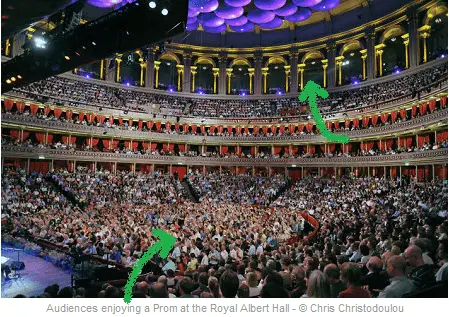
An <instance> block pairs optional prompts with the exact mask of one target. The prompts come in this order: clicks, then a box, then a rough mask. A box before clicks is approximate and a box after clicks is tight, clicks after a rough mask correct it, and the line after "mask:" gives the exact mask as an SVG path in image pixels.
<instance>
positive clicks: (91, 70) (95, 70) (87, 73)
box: [76, 61, 101, 79]
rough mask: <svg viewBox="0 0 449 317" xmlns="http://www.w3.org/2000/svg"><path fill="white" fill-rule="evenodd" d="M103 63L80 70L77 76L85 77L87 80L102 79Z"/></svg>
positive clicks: (96, 62) (96, 63)
mask: <svg viewBox="0 0 449 317" xmlns="http://www.w3.org/2000/svg"><path fill="white" fill-rule="evenodd" d="M100 68H101V61H95V62H92V63H89V64H86V65H83V66H80V67H79V68H78V71H77V72H76V74H77V75H80V76H84V77H86V78H94V79H100Z"/></svg>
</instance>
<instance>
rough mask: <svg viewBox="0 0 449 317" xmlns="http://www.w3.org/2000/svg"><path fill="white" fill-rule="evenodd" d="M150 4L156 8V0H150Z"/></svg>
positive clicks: (152, 7)
mask: <svg viewBox="0 0 449 317" xmlns="http://www.w3.org/2000/svg"><path fill="white" fill-rule="evenodd" d="M148 5H149V6H150V8H151V9H154V8H156V2H154V1H150V3H149V4H148Z"/></svg>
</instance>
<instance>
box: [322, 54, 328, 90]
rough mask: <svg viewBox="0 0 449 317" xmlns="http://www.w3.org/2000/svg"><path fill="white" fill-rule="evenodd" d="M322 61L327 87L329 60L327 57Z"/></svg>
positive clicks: (325, 85) (324, 84) (324, 83)
mask: <svg viewBox="0 0 449 317" xmlns="http://www.w3.org/2000/svg"><path fill="white" fill-rule="evenodd" d="M321 63H322V64H323V88H326V87H327V71H326V70H327V67H328V66H329V64H328V60H327V59H323V60H322V61H321Z"/></svg>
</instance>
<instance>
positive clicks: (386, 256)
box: [381, 251, 394, 270]
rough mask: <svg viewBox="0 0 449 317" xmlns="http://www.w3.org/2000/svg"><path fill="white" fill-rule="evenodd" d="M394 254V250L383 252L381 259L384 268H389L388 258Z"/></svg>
mask: <svg viewBox="0 0 449 317" xmlns="http://www.w3.org/2000/svg"><path fill="white" fill-rule="evenodd" d="M392 255H394V254H393V252H390V251H387V252H384V253H383V254H382V257H381V259H382V263H383V269H384V270H386V269H387V261H388V259H389V258H390V256H392Z"/></svg>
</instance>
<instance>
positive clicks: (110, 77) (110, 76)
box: [104, 57, 117, 82]
mask: <svg viewBox="0 0 449 317" xmlns="http://www.w3.org/2000/svg"><path fill="white" fill-rule="evenodd" d="M112 61H113V63H114V67H112V68H109V64H110V63H111V62H112ZM116 72H117V64H116V63H115V60H114V57H112V58H107V59H106V66H105V75H104V78H105V80H106V81H109V82H115V78H116Z"/></svg>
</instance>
